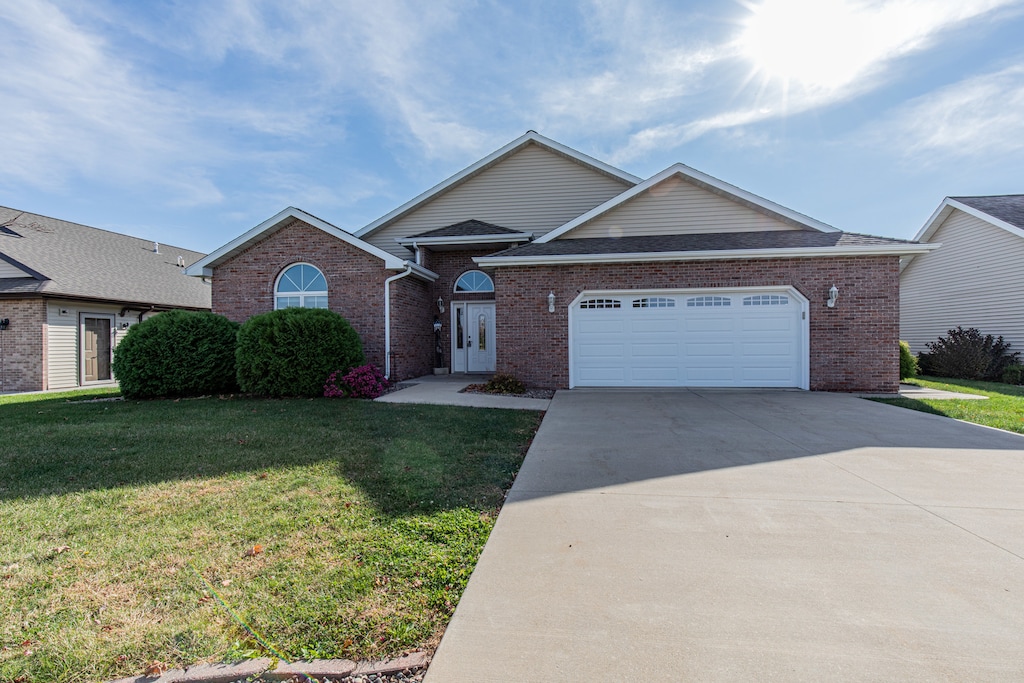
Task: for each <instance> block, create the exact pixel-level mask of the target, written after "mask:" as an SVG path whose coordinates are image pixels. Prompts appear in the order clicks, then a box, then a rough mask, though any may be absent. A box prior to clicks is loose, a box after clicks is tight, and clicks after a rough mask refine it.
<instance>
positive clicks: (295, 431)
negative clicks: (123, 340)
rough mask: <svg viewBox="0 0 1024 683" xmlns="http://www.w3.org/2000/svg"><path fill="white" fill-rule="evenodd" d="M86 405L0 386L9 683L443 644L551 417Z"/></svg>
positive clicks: (342, 408)
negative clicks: (533, 442)
mask: <svg viewBox="0 0 1024 683" xmlns="http://www.w3.org/2000/svg"><path fill="white" fill-rule="evenodd" d="M100 394H101V395H102V392H100ZM108 395H109V392H108ZM89 398H91V397H90V396H89V395H87V394H82V393H75V394H73V395H69V396H66V397H57V398H53V397H51V396H33V397H6V398H0V647H2V649H0V680H3V681H15V680H16V681H40V682H42V681H45V682H47V683H49V682H53V681H92V680H97V679H99V680H102V679H109V678H117V677H119V676H127V675H133V674H138V673H141V672H142V671H143V669H144V668H145V667H146V666H147V665H149V664H151V663H152V662H153V661H154V660H156V661H161V662H166V663H168V664H169V665H171V666H175V665H187V664H192V663H195V662H201V661H223V660H229V661H230V660H233V659H240V658H245V657H251V656H261V655H268V656H279V657H281V658H284V659H289V660H290V659H306V658H314V657H346V658H351V659H362V658H373V657H382V656H391V655H397V654H400V653H402V652H405V651H408V650H411V649H417V648H431V647H433V646H434V645H436V643H437V641H438V640H439V638H440V635H441V633H442V631H443V629H444V627H445V625H446V623H447V622H448V619H449V618H450V616H451V613H452V611H453V609H454V607H455V605H456V603H457V602H458V599H459V596H460V595H461V593H462V590H463V588H464V587H465V584H466V581H467V580H468V578H469V575H470V573H471V572H472V570H473V567H474V565H475V563H476V560H477V558H478V556H479V554H480V551H481V550H482V548H483V545H484V542H485V541H486V539H487V535H488V534H489V532H490V530H491V528H492V526H493V524H494V519H495V517H496V514H497V511H498V509H499V507H500V505H501V502H502V500H503V496H504V492H505V491H506V490H507V489H508V487H509V486H510V485H511V483H512V480H513V477H514V476H515V473H516V472H517V470H518V468H519V466H520V464H521V462H522V459H523V456H524V454H525V451H526V448H527V446H528V444H529V441H530V439H531V438H532V436H533V434H534V432H535V430H536V428H537V426H538V424H539V420H540V414H539V413H535V412H526V411H512V410H481V409H468V408H456V407H444V406H404V405H388V404H378V403H373V402H369V401H356V400H337V399H336V400H329V399H315V400H256V399H236V398H230V399H220V398H216V397H214V398H205V399H195V400H180V401H146V402H122V401H118V402H85V401H86V399H89Z"/></svg>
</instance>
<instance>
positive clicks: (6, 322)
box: [0, 318, 11, 332]
mask: <svg viewBox="0 0 1024 683" xmlns="http://www.w3.org/2000/svg"><path fill="white" fill-rule="evenodd" d="M10 325H11V319H10V318H4V319H2V320H0V332H2V331H3V330H6V329H7V328H8V327H10Z"/></svg>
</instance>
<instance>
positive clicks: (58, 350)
mask: <svg viewBox="0 0 1024 683" xmlns="http://www.w3.org/2000/svg"><path fill="white" fill-rule="evenodd" d="M120 311H121V309H120V307H118V306H107V305H103V304H91V303H87V302H81V301H56V302H50V303H49V304H47V306H46V370H45V371H46V382H47V384H46V386H47V388H49V389H73V388H74V387H77V386H80V385H81V375H80V372H81V370H80V366H79V357H80V353H81V352H80V349H79V334H78V333H79V324H80V314H82V313H97V314H103V315H113V316H114V327H115V333H114V345H115V346H116V345H117V344H118V343H119V342H120V341H121V340H122V339H123V338H124V335H125V334H127V332H128V330H126V329H124V330H123V329H121V325H122V324H123V323H128V324H129V325H133V324H135V323H136V322H138V313H137V312H136V313H133V312H129V313H128V315H127V316H126V317H124V318H122V317H120V316H119V315H118V313H119V312H120Z"/></svg>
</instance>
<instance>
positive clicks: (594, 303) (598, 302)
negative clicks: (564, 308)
mask: <svg viewBox="0 0 1024 683" xmlns="http://www.w3.org/2000/svg"><path fill="white" fill-rule="evenodd" d="M580 308H622V302H621V301H619V300H618V299H587V300H586V301H581V302H580Z"/></svg>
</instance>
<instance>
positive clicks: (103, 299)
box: [0, 207, 210, 392]
mask: <svg viewBox="0 0 1024 683" xmlns="http://www.w3.org/2000/svg"><path fill="white" fill-rule="evenodd" d="M202 256H203V254H200V253H197V252H194V251H189V250H187V249H179V248H178V247H171V246H166V245H162V244H161V245H157V244H155V243H154V242H149V241H146V240H143V239H138V238H136V237H129V236H128V235H120V234H118V233H114V232H108V231H106V230H99V229H97V228H90V227H88V226H85V225H79V224H77V223H69V222H67V221H61V220H57V219H55V218H48V217H46V216H39V215H36V214H31V213H26V212H24V211H17V210H15V209H9V208H6V207H0V392H12V391H39V390H43V389H68V388H74V387H78V386H84V385H90V384H96V385H101V384H110V383H113V381H114V378H113V375H112V374H111V369H110V364H111V359H112V357H113V349H114V347H115V346H116V345H117V343H118V341H119V340H120V339H121V338H122V337H123V336H124V334H125V332H126V331H127V329H128V327H129V326H130V325H132V324H133V323H135V322H138V321H139V320H142V318H143V316H144V315H146V314H149V313H153V312H157V311H166V310H169V309H174V308H182V309H188V310H209V309H210V286H209V284H208V283H205V282H203V281H202V280H200V279H198V278H191V277H185V276H184V274H183V271H184V269H185V266H187V265H189V264H191V263H192V262H193V261H195V260H196V259H198V258H200V257H202ZM4 321H6V324H4Z"/></svg>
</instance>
